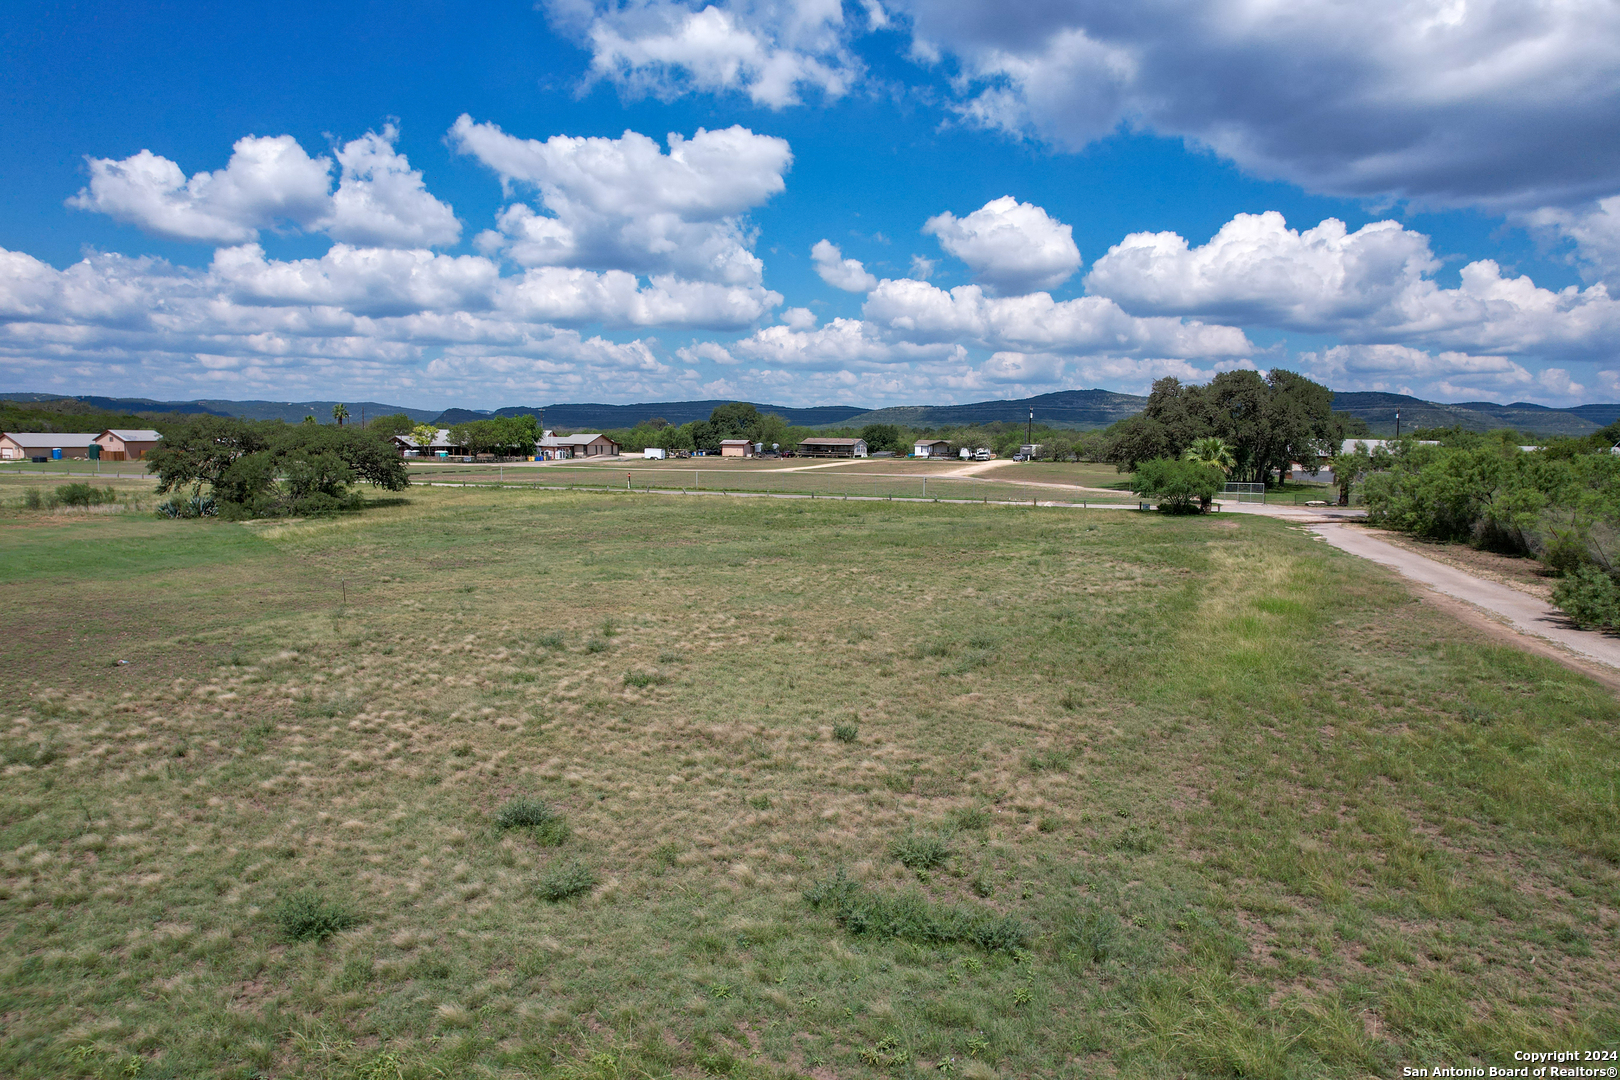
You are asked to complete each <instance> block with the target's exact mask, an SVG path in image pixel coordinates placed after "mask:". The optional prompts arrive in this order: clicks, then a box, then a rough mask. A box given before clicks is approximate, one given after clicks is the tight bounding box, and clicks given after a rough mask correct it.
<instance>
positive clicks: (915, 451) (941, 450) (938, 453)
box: [911, 439, 951, 457]
mask: <svg viewBox="0 0 1620 1080" xmlns="http://www.w3.org/2000/svg"><path fill="white" fill-rule="evenodd" d="M911 456H912V457H950V456H951V444H950V443H948V442H946V441H945V440H944V439H918V440H917V441H916V442H915V443H913V444H912V446H911Z"/></svg>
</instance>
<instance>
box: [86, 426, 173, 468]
mask: <svg viewBox="0 0 1620 1080" xmlns="http://www.w3.org/2000/svg"><path fill="white" fill-rule="evenodd" d="M162 441H163V435H162V433H161V432H158V431H154V430H152V429H151V428H108V429H107V430H106V431H103V432H102V433H101V434H100V435H97V436H96V442H97V444H99V445H100V447H101V457H102V459H103V460H104V461H139V460H141V459H142V458H144V457H145V456H146V452H147V451H148V450H150V449H152V448H153V447H154V446H156V445H157V444H158V443H160V442H162Z"/></svg>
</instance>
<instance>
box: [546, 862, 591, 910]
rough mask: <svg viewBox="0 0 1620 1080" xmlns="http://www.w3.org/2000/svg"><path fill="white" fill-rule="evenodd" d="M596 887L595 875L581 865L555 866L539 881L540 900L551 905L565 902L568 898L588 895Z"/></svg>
mask: <svg viewBox="0 0 1620 1080" xmlns="http://www.w3.org/2000/svg"><path fill="white" fill-rule="evenodd" d="M595 887H596V875H595V874H594V873H592V872H591V869H590V867H588V866H585V865H584V864H583V863H577V862H574V863H569V864H567V865H566V866H555V867H552V868H551V870H549V871H548V872H547V873H546V875H545V876H544V877H542V878H541V879H540V885H539V889H538V891H539V893H540V899H542V900H547V901H549V902H551V903H553V904H555V903H559V902H561V901H563V900H567V899H568V898H569V897H573V896H578V895H579V894H581V893H588V892H590V891H591V890H592V889H594V888H595Z"/></svg>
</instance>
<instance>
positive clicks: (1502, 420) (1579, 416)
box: [1333, 392, 1620, 435]
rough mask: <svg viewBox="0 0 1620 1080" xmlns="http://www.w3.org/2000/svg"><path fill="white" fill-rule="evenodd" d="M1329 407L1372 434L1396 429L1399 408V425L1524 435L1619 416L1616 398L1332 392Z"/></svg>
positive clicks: (1575, 430)
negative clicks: (1559, 401)
mask: <svg viewBox="0 0 1620 1080" xmlns="http://www.w3.org/2000/svg"><path fill="white" fill-rule="evenodd" d="M1333 408H1334V409H1336V410H1337V411H1339V412H1347V413H1350V414H1352V415H1354V416H1359V417H1361V418H1362V419H1363V420H1365V421H1367V426H1368V427H1370V428H1372V430H1373V434H1375V435H1393V434H1394V433H1395V412H1396V410H1400V414H1401V430H1402V431H1411V430H1412V429H1413V428H1420V427H1422V428H1429V427H1461V428H1463V429H1464V430H1465V431H1490V430H1492V429H1494V428H1514V429H1515V430H1518V431H1522V432H1524V433H1525V434H1527V435H1587V434H1590V433H1592V432H1594V431H1596V430H1597V429H1598V428H1601V427H1607V426H1608V425H1610V424H1612V423H1614V422H1615V421H1616V420H1620V404H1614V405H1577V406H1575V407H1574V408H1571V409H1549V408H1548V407H1547V406H1545V405H1532V404H1531V403H1530V402H1528V401H1515V402H1514V403H1513V404H1511V405H1498V404H1497V403H1496V402H1494V401H1463V402H1458V403H1456V404H1451V405H1445V404H1441V403H1439V402H1434V401H1424V400H1422V399H1421V398H1415V397H1408V396H1407V395H1405V394H1379V393H1344V392H1337V393H1335V394H1334V395H1333Z"/></svg>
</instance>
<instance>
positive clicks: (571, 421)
mask: <svg viewBox="0 0 1620 1080" xmlns="http://www.w3.org/2000/svg"><path fill="white" fill-rule="evenodd" d="M0 400H9V401H15V402H20V403H32V402H46V401H59V400H71V401H78V402H81V403H83V404H85V405H88V406H92V407H94V408H98V409H105V410H107V411H108V412H116V413H180V414H206V415H212V416H241V417H246V418H248V419H252V420H274V419H281V420H286V421H288V422H289V423H297V422H298V421H300V420H302V419H303V418H304V417H305V416H313V417H315V419H316V420H318V421H320V422H321V423H331V420H332V406H334V405H336V404H337V402H335V401H227V400H223V399H199V400H195V401H158V400H155V399H152V398H122V397H100V396H94V395H83V396H72V395H66V394H40V393H10V394H8V393H0ZM343 404H344V405H345V406H346V407H347V408H348V410H349V416H350V417H351V418H352V419H353V420H354V421H355V422H359V421H360V420H361V419H362V418H364V419H367V420H372V419H375V418H377V417H379V416H387V415H390V414H393V413H404V414H405V415H407V416H409V417H410V418H411V419H412V420H414V421H416V422H418V423H433V424H436V425H438V426H440V427H449V426H451V425H453V424H460V423H465V422H467V421H471V420H485V419H488V418H490V417H492V416H525V415H532V416H536V417H539V416H544V419H545V424H546V426H547V427H551V428H561V429H563V430H568V431H584V430H587V429H593V430H612V429H617V428H629V427H634V426H635V425H636V424H638V423H641V422H642V421H644V420H651V419H653V418H654V417H661V418H663V419H664V420H667V421H669V422H670V423H671V424H685V423H688V422H690V421H693V420H706V419H708V417H709V414H710V413H712V412H713V411H714V410H715V409H716V408H718V407H719V406H721V405H727V404H730V401H729V400H728V399H725V398H714V399H711V400H706V401H650V402H642V403H639V404H632V405H611V404H604V403H592V402H582V403H560V404H553V405H545V406H530V405H511V406H507V407H505V408H501V409H494V410H490V411H487V412H485V411H480V410H473V409H443V410H434V409H412V408H407V407H405V406H403V405H389V404H386V403H383V402H376V401H359V402H356V401H347V402H344V403H343ZM1146 404H1147V398H1145V397H1139V396H1137V395H1135V394H1119V393H1115V392H1113V391H1111V390H1095V389H1094V390H1059V391H1057V392H1055V393H1051V394H1040V395H1037V396H1035V397H1029V398H1014V399H1005V400H992V401H977V402H970V403H968V404H965V405H894V406H889V407H887V408H882V409H866V408H863V407H861V406H857V405H817V406H812V407H809V408H795V407H792V406H788V405H766V404H761V403H758V402H755V403H754V407H755V408H757V409H758V410H759V411H760V412H762V413H763V412H771V413H777V414H778V415H780V416H782V417H783V418H785V419H786V420H787V421H788V422H789V423H791V424H795V425H800V426H804V427H828V426H853V427H861V426H864V425H866V424H902V425H905V426H908V427H947V426H956V425H964V424H989V423H994V422H996V421H1001V422H1003V423H1020V422H1023V421H1025V420H1027V419H1029V413H1030V410H1031V409H1033V410H1034V411H1035V420H1036V422H1037V423H1042V424H1047V425H1050V426H1052V427H1064V428H1080V429H1090V428H1102V427H1107V426H1108V425H1109V424H1112V423H1114V422H1115V421H1118V420H1123V419H1125V418H1126V417H1130V416H1135V415H1136V414H1137V413H1139V412H1141V411H1142V409H1143V407H1144V406H1145V405H1146ZM1333 408H1334V409H1335V410H1337V411H1340V412H1347V413H1350V414H1351V415H1353V416H1359V417H1360V418H1361V419H1363V420H1365V421H1366V422H1367V425H1368V426H1369V427H1370V428H1371V429H1372V432H1373V434H1374V435H1378V436H1387V435H1393V434H1394V433H1395V413H1396V411H1397V410H1399V412H1400V414H1401V430H1402V431H1403V432H1404V431H1411V430H1413V429H1415V428H1427V427H1453V426H1455V427H1461V428H1463V429H1465V430H1468V431H1490V430H1492V429H1493V428H1502V427H1511V428H1515V429H1517V430H1519V431H1521V432H1524V433H1525V434H1526V435H1540V436H1554V435H1587V434H1590V433H1591V432H1594V431H1596V430H1598V429H1599V428H1602V427H1606V426H1608V425H1609V424H1612V423H1614V422H1615V421H1616V420H1620V403H1610V404H1590V405H1575V406H1572V407H1570V408H1567V409H1554V408H1549V407H1548V406H1546V405H1536V404H1533V403H1531V402H1528V401H1516V402H1512V403H1510V404H1507V405H1500V404H1497V403H1496V402H1494V401H1463V402H1454V403H1449V404H1448V403H1445V402H1437V401H1424V400H1423V399H1422V398H1416V397H1412V396H1410V395H1407V394H1389V393H1382V392H1377V391H1337V392H1335V393H1334V395H1333Z"/></svg>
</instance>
